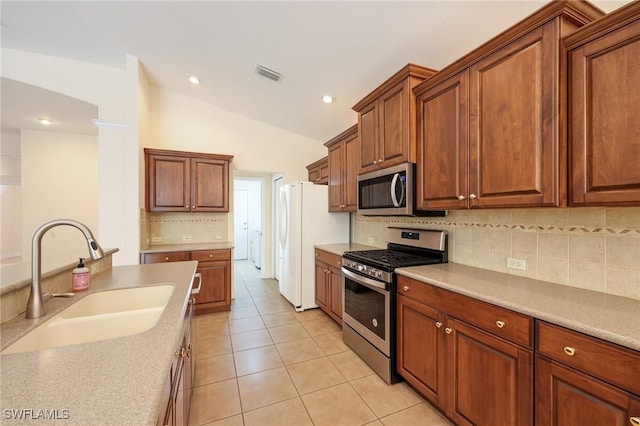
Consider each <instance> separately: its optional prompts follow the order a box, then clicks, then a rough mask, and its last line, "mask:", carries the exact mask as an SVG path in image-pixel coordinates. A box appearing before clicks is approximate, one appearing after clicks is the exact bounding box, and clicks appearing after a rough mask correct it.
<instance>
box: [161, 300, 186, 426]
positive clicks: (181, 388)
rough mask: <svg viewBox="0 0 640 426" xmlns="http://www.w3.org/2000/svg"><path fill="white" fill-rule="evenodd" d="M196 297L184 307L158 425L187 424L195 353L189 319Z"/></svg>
mask: <svg viewBox="0 0 640 426" xmlns="http://www.w3.org/2000/svg"><path fill="white" fill-rule="evenodd" d="M194 302H195V299H193V298H192V299H191V300H189V302H187V310H186V312H185V315H184V319H183V322H182V332H181V334H180V341H179V343H178V345H177V346H176V351H175V354H174V359H173V362H172V363H171V368H170V370H169V377H167V382H166V384H165V387H164V389H163V393H162V396H161V404H162V409H161V410H160V413H159V416H158V421H157V423H156V424H157V426H186V425H188V424H189V411H190V407H191V396H192V394H193V388H194V386H193V384H194V379H195V377H194V372H195V371H194V368H195V362H194V359H193V358H194V356H195V351H194V349H193V343H192V341H191V325H192V324H191V322H192V319H193V311H194V309H193V306H194Z"/></svg>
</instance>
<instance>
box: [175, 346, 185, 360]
mask: <svg viewBox="0 0 640 426" xmlns="http://www.w3.org/2000/svg"><path fill="white" fill-rule="evenodd" d="M175 355H176V356H177V357H178V358H184V357H185V356H187V348H180V349H179V350H177V351H176V354H175Z"/></svg>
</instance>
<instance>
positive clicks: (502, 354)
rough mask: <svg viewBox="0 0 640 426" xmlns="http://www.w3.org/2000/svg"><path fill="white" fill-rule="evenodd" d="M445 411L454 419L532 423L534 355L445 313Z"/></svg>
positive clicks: (487, 424) (484, 424)
mask: <svg viewBox="0 0 640 426" xmlns="http://www.w3.org/2000/svg"><path fill="white" fill-rule="evenodd" d="M446 327H447V328H446V329H445V333H446V335H447V359H448V365H447V370H448V372H447V377H448V380H449V382H450V385H449V387H448V388H447V389H448V390H447V391H448V396H447V403H448V407H447V408H446V409H445V411H446V412H447V413H448V414H449V416H450V417H451V418H452V419H453V421H454V422H455V423H456V424H458V425H461V426H462V425H465V426H466V425H474V426H493V425H513V426H525V425H526V426H531V425H533V377H532V376H533V355H532V352H531V351H528V350H525V349H522V348H520V347H519V346H517V345H514V344H512V343H509V342H507V341H505V340H502V339H500V338H498V337H495V336H493V335H491V334H489V333H485V332H484V331H481V330H479V329H477V328H475V327H472V326H470V325H468V324H466V323H463V322H462V321H458V320H455V319H449V320H448V321H447V323H446Z"/></svg>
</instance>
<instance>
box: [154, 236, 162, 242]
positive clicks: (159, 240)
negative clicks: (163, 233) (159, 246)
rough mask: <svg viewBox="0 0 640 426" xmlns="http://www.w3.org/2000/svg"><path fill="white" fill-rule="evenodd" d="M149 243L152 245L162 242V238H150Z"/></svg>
mask: <svg viewBox="0 0 640 426" xmlns="http://www.w3.org/2000/svg"><path fill="white" fill-rule="evenodd" d="M151 242H152V243H159V242H162V238H161V237H151Z"/></svg>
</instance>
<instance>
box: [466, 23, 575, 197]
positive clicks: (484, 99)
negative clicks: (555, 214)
mask: <svg viewBox="0 0 640 426" xmlns="http://www.w3.org/2000/svg"><path fill="white" fill-rule="evenodd" d="M555 25H556V24H555V23H550V24H547V25H545V26H543V27H541V28H539V29H536V30H534V31H532V32H530V33H528V34H527V35H525V36H522V37H521V38H520V39H518V40H516V41H514V42H513V43H511V44H509V45H507V46H506V47H505V48H503V49H501V50H499V51H498V52H496V53H494V54H493V55H490V56H488V57H487V58H486V59H484V60H482V61H480V62H479V63H477V64H475V65H474V66H472V67H471V68H470V72H469V79H470V83H469V88H470V94H469V96H470V102H469V109H470V123H469V140H470V163H469V197H470V198H471V200H470V205H471V207H489V206H496V207H498V206H543V205H558V203H559V196H558V185H559V175H561V174H562V172H564V173H565V174H566V167H565V166H564V162H561V161H560V160H559V159H560V158H562V156H563V155H564V152H565V150H564V146H562V147H561V146H560V145H559V144H560V141H559V135H558V114H559V112H558V109H559V103H558V97H559V89H558V84H559V81H560V79H559V77H558V70H559V63H558V61H559V57H560V56H559V52H558V50H559V48H560V46H559V43H558V41H557V35H556V31H557V29H556V27H555ZM561 151H562V152H561ZM561 166H562V167H563V168H562V169H560V167H561ZM565 188H566V187H565Z"/></svg>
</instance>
